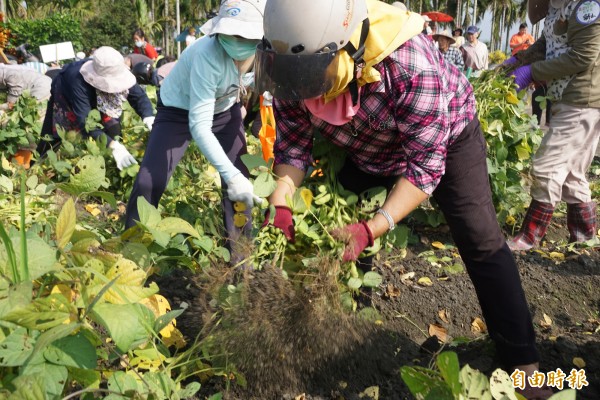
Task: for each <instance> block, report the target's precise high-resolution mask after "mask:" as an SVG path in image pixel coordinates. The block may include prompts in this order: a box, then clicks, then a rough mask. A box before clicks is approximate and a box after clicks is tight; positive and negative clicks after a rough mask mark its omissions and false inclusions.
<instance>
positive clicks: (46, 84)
mask: <svg viewBox="0 0 600 400" xmlns="http://www.w3.org/2000/svg"><path fill="white" fill-rule="evenodd" d="M51 84H52V79H50V78H49V77H47V76H46V75H44V74H43V73H39V72H37V71H34V70H32V69H29V68H26V67H23V66H21V65H4V64H0V90H4V91H6V92H7V97H6V103H4V104H0V110H3V111H6V110H12V109H13V107H14V105H15V103H16V102H17V100H18V99H19V97H21V95H22V94H23V92H25V91H28V92H29V93H30V94H31V95H32V96H33V97H35V98H36V99H38V100H39V101H42V100H47V99H48V98H49V97H50V85H51Z"/></svg>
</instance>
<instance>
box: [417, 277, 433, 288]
mask: <svg viewBox="0 0 600 400" xmlns="http://www.w3.org/2000/svg"><path fill="white" fill-rule="evenodd" d="M417 283H418V284H419V285H421V286H432V285H433V282H431V279H429V278H428V277H426V276H424V277H421V278H419V280H418V281H417Z"/></svg>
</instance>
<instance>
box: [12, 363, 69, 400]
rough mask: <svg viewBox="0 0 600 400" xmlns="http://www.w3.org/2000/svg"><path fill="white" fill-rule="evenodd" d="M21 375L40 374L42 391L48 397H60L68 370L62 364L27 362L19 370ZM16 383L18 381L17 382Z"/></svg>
mask: <svg viewBox="0 0 600 400" xmlns="http://www.w3.org/2000/svg"><path fill="white" fill-rule="evenodd" d="M21 375H22V376H41V377H42V379H43V381H44V386H43V387H44V391H45V392H46V395H47V396H48V398H50V399H56V398H60V397H62V396H61V395H62V393H63V390H64V388H65V385H66V383H67V377H68V375H69V372H68V371H67V368H66V367H64V366H62V365H53V364H51V363H39V364H28V365H26V366H25V367H24V368H23V369H22V370H21ZM17 384H18V383H17Z"/></svg>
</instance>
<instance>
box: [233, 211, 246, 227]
mask: <svg viewBox="0 0 600 400" xmlns="http://www.w3.org/2000/svg"><path fill="white" fill-rule="evenodd" d="M247 222H248V217H247V216H246V214H242V213H239V212H236V213H235V214H233V225H235V226H236V227H237V228H243V227H244V226H245V225H246V223H247Z"/></svg>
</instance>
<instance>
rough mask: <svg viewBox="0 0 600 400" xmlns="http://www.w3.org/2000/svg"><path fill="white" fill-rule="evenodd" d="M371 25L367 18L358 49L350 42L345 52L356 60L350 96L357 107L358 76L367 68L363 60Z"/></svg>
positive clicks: (349, 87)
mask: <svg viewBox="0 0 600 400" xmlns="http://www.w3.org/2000/svg"><path fill="white" fill-rule="evenodd" d="M370 25H371V23H370V22H369V18H365V19H364V20H363V22H362V28H361V31H360V41H359V42H358V49H357V48H356V47H354V45H353V44H352V42H350V41H348V43H346V45H345V46H344V50H346V51H347V52H348V54H349V55H350V57H352V60H354V77H353V78H352V81H351V82H350V84H349V85H348V90H350V96H352V105H353V106H356V105H357V104H358V81H357V76H358V72H359V71H360V70H362V69H363V68H364V67H365V60H364V59H363V57H364V55H365V42H366V41H367V35H368V34H369V27H370Z"/></svg>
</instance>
